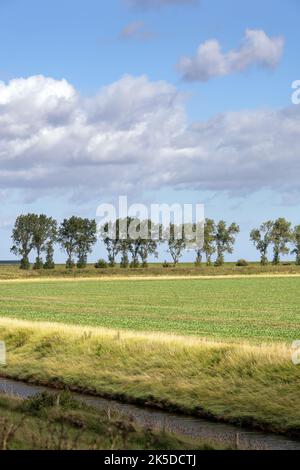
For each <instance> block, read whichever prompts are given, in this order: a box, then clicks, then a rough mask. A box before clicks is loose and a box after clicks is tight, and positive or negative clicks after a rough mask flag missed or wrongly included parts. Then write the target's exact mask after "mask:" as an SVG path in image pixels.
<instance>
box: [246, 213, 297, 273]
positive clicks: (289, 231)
mask: <svg viewBox="0 0 300 470" xmlns="http://www.w3.org/2000/svg"><path fill="white" fill-rule="evenodd" d="M250 239H251V241H252V242H253V243H254V245H255V247H256V249H257V250H258V251H259V252H260V255H261V264H262V265H265V264H267V263H268V250H269V247H270V246H273V264H274V265H277V264H279V263H280V257H281V256H282V255H288V254H289V253H292V254H295V255H296V264H297V265H298V266H299V265H300V225H297V226H296V227H294V228H293V227H292V224H291V222H289V221H288V220H286V219H284V218H279V219H277V220H275V222H273V221H271V220H269V221H267V222H264V223H263V224H262V225H261V226H260V227H259V228H258V229H254V230H252V232H251V234H250Z"/></svg>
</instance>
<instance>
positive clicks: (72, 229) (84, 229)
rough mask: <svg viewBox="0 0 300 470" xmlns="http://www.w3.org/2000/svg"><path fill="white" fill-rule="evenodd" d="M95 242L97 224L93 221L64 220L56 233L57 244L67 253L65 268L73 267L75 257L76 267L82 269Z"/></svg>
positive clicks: (79, 219)
mask: <svg viewBox="0 0 300 470" xmlns="http://www.w3.org/2000/svg"><path fill="white" fill-rule="evenodd" d="M96 241H97V224H96V221H95V220H89V219H82V218H81V217H75V216H73V217H71V218H70V219H65V220H64V221H63V223H62V224H61V226H60V228H59V231H58V242H59V243H60V245H61V247H62V249H63V250H64V251H65V252H66V253H67V256H68V258H67V262H66V267H67V268H68V269H71V268H73V267H74V266H75V262H74V257H75V255H76V256H77V258H78V259H77V266H78V267H79V268H84V267H85V266H86V263H87V256H88V254H89V253H91V251H92V247H93V245H94V244H95V243H96Z"/></svg>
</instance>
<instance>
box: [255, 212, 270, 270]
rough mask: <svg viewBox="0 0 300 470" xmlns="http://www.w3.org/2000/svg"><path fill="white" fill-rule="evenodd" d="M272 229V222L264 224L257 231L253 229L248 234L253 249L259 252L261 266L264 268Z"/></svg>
mask: <svg viewBox="0 0 300 470" xmlns="http://www.w3.org/2000/svg"><path fill="white" fill-rule="evenodd" d="M272 229H273V222H272V221H270V220H269V221H268V222H264V223H263V224H262V225H261V226H260V228H259V229H254V230H252V232H251V233H250V240H251V241H252V242H253V243H254V245H255V248H256V249H257V250H258V251H259V253H260V256H261V260H260V262H261V264H262V265H263V266H265V265H266V264H268V249H269V246H270V245H271V243H272V238H271V234H272Z"/></svg>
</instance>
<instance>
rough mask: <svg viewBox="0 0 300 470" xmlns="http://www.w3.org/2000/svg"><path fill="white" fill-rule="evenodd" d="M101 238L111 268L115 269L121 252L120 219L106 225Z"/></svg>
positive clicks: (103, 227) (102, 229) (102, 228)
mask: <svg viewBox="0 0 300 470" xmlns="http://www.w3.org/2000/svg"><path fill="white" fill-rule="evenodd" d="M100 236H101V238H102V240H103V243H104V245H105V247H106V250H107V254H108V262H109V266H110V267H112V268H113V267H114V266H115V265H116V258H117V256H118V254H119V251H120V243H119V219H118V220H116V221H115V222H107V223H106V224H104V225H103V226H102V227H101V231H100Z"/></svg>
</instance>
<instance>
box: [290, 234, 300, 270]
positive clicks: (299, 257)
mask: <svg viewBox="0 0 300 470" xmlns="http://www.w3.org/2000/svg"><path fill="white" fill-rule="evenodd" d="M292 242H293V245H294V246H295V249H294V250H293V251H292V253H293V254H295V255H296V265H297V266H300V225H297V226H296V227H295V228H294V231H293V236H292Z"/></svg>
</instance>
